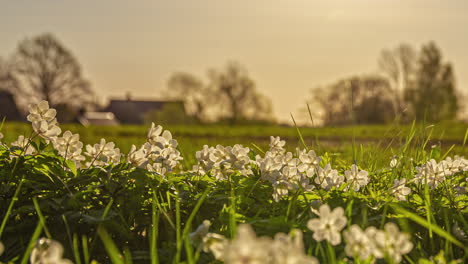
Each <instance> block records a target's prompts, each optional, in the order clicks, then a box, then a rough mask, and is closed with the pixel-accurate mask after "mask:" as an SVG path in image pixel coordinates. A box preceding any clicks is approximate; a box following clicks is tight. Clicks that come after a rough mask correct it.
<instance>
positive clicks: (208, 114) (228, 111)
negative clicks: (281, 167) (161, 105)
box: [166, 63, 273, 124]
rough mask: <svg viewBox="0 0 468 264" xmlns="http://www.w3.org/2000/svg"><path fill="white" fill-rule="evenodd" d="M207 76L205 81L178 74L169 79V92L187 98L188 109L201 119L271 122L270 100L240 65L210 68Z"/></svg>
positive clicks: (186, 74) (169, 94)
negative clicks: (205, 82) (258, 89)
mask: <svg viewBox="0 0 468 264" xmlns="http://www.w3.org/2000/svg"><path fill="white" fill-rule="evenodd" d="M208 77H209V81H208V83H207V84H204V83H203V82H202V81H201V80H200V79H198V78H197V77H195V76H193V75H191V74H188V73H176V74H174V75H173V76H172V77H171V78H170V79H169V81H168V90H167V91H166V95H167V96H168V97H170V98H176V99H181V100H184V102H185V104H186V108H187V110H188V112H189V113H191V114H192V115H193V116H195V117H196V118H197V119H198V121H207V120H212V119H214V120H219V119H227V120H228V121H229V122H230V123H231V124H233V123H238V122H239V121H257V122H258V121H272V119H273V118H272V107H271V101H270V100H269V99H268V98H267V97H265V96H264V95H261V94H260V93H258V92H257V91H256V89H255V83H254V81H253V80H252V79H251V78H250V77H249V76H248V74H247V71H246V70H245V68H243V67H242V66H241V65H240V64H238V63H229V64H228V65H227V67H226V68H225V69H223V70H221V71H220V70H209V71H208Z"/></svg>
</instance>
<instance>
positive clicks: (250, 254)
mask: <svg viewBox="0 0 468 264" xmlns="http://www.w3.org/2000/svg"><path fill="white" fill-rule="evenodd" d="M270 245H271V239H270V238H266V237H260V238H257V237H256V235H255V232H254V231H253V230H252V228H251V227H250V226H249V225H246V224H242V225H239V226H238V227H237V236H236V238H235V239H234V240H232V241H231V242H230V243H229V244H228V245H226V248H225V250H224V263H226V264H264V263H271V258H272V256H271V254H270V250H269V248H270Z"/></svg>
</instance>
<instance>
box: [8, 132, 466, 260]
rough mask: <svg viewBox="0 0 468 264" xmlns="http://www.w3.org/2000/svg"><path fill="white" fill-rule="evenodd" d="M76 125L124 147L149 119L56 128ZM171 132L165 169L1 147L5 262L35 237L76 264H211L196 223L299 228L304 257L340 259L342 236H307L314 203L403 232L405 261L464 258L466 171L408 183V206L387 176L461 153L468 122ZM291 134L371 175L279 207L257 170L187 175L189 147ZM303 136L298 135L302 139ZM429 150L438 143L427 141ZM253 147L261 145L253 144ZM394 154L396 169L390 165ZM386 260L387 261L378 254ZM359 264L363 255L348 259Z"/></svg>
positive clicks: (232, 231) (139, 136)
mask: <svg viewBox="0 0 468 264" xmlns="http://www.w3.org/2000/svg"><path fill="white" fill-rule="evenodd" d="M61 128H62V130H63V131H65V130H71V131H73V132H78V133H80V135H81V139H82V140H83V142H84V143H85V144H94V143H97V142H98V141H99V139H100V138H106V139H107V140H108V141H114V142H115V143H116V145H117V146H118V147H120V148H121V149H122V150H123V153H126V152H127V151H128V149H129V148H130V146H131V144H136V145H141V144H143V143H144V142H145V140H146V131H147V129H148V127H147V126H118V127H89V128H84V127H81V126H77V125H62V126H61ZM165 128H166V129H170V130H171V132H172V134H173V137H174V138H175V139H177V140H178V142H179V149H180V151H181V152H182V154H183V156H184V161H182V163H181V168H179V169H177V170H176V171H175V172H174V173H170V174H167V175H165V176H162V175H158V174H156V173H151V172H149V171H147V170H145V169H138V168H132V167H131V166H130V165H129V164H126V163H125V162H122V163H121V164H114V165H109V166H106V167H104V168H103V169H100V168H95V167H91V168H80V169H77V170H74V169H69V168H67V167H66V166H68V167H71V166H70V164H68V163H66V162H64V161H63V158H61V157H60V156H58V155H57V153H56V152H55V151H54V149H53V148H52V147H51V146H44V148H43V149H40V153H39V154H37V155H32V156H20V157H16V158H13V157H12V156H11V154H12V153H11V152H10V150H9V149H5V148H2V149H1V150H0V220H1V225H0V241H2V242H3V243H4V244H5V245H6V250H5V253H4V254H3V255H2V256H0V262H1V261H11V263H17V262H21V263H27V261H28V258H29V254H30V253H31V251H32V249H33V247H34V245H35V242H36V241H37V239H38V238H39V237H49V238H53V239H55V240H57V241H59V242H60V243H61V244H62V245H63V247H64V249H65V257H67V258H68V259H73V260H74V262H75V263H82V264H88V263H91V261H92V260H97V261H99V263H126V264H127V263H152V264H157V263H219V262H215V261H214V259H213V256H212V255H211V254H209V253H205V252H203V251H201V248H200V247H197V246H196V245H193V244H192V243H191V241H190V240H189V234H190V232H193V231H194V230H195V229H196V228H197V226H198V225H199V224H201V223H202V222H203V220H205V219H208V220H210V221H211V222H212V226H211V227H210V232H215V233H219V234H222V235H224V236H226V237H227V238H234V237H235V236H236V229H237V226H238V225H239V224H241V223H248V224H250V225H251V226H253V228H254V229H255V231H256V233H257V234H258V235H259V236H268V237H273V236H274V235H275V234H276V233H278V232H284V233H287V232H289V231H290V230H291V229H292V228H297V229H299V230H301V231H302V232H303V233H304V238H303V242H304V245H305V249H304V250H305V252H307V253H308V254H309V255H313V256H315V257H317V258H318V259H319V260H320V261H321V263H344V258H345V257H346V255H345V253H344V242H343V243H341V244H340V245H338V246H331V245H330V244H329V243H326V242H317V241H315V240H314V239H312V232H311V231H310V230H308V229H307V227H306V226H307V221H308V220H309V219H312V218H316V217H317V216H316V215H314V214H313V213H312V211H311V210H310V206H311V204H312V203H313V202H321V203H326V204H328V205H330V207H332V208H336V207H342V208H343V209H344V211H345V215H346V217H347V219H348V224H347V227H345V229H346V228H348V227H349V226H351V225H352V224H356V225H359V226H360V227H362V228H366V227H369V226H374V227H376V228H380V229H382V228H383V226H384V225H385V223H388V222H393V223H396V224H398V226H399V228H400V230H402V231H404V232H406V233H408V234H410V235H411V242H412V243H413V245H414V248H413V250H412V251H411V252H410V253H409V254H407V255H406V256H405V257H404V260H405V261H404V262H405V263H419V262H418V261H421V262H420V263H428V262H422V260H421V259H426V260H427V259H430V258H431V257H432V256H435V255H437V254H439V253H440V256H441V257H443V258H445V259H449V260H455V259H458V260H460V261H462V262H461V263H463V262H466V261H468V248H467V246H466V245H467V244H468V239H467V238H463V237H460V236H457V235H454V233H453V231H452V230H453V228H454V226H458V227H459V228H460V229H461V230H463V231H464V232H465V233H467V232H468V221H467V219H468V210H467V208H468V196H467V195H466V194H461V195H459V194H458V193H457V190H456V188H455V187H464V188H467V182H466V180H465V179H466V178H467V177H468V172H461V173H457V174H455V175H454V176H453V177H450V178H448V179H447V180H446V181H444V182H443V183H441V184H440V185H439V186H438V187H437V188H436V189H434V190H431V189H429V188H428V187H427V185H424V184H415V183H411V184H409V185H410V186H411V189H412V193H411V194H410V195H408V199H407V201H397V200H395V199H394V198H393V196H392V194H391V188H392V185H393V181H394V180H395V179H407V181H408V182H410V181H412V180H413V178H414V175H415V173H416V171H415V167H416V166H419V165H422V164H424V163H425V162H426V161H427V160H429V159H431V158H433V159H436V160H437V161H440V160H442V159H444V158H445V157H447V156H453V155H455V154H466V153H467V148H466V142H465V141H466V135H467V131H468V130H467V125H466V124H461V123H442V124H437V125H435V126H428V125H405V126H395V125H393V126H351V127H340V128H299V132H300V136H299V132H298V131H297V129H296V128H295V127H272V126H267V127H265V126H263V127H261V126H246V127H227V126H185V127H182V126H179V127H176V126H174V127H165ZM1 132H2V133H3V134H4V135H5V138H4V140H3V141H4V142H11V141H12V140H14V139H16V138H17V136H18V135H19V134H26V135H29V133H30V128H29V125H28V124H21V123H7V124H4V126H3V128H2V131H1ZM270 135H271V136H280V137H282V138H284V139H286V140H287V141H288V144H287V149H288V150H289V151H294V150H295V148H296V147H301V148H304V147H306V148H308V149H314V150H316V152H317V154H319V155H321V156H322V158H323V162H322V164H321V166H324V165H325V164H326V163H331V164H332V167H333V168H336V169H337V170H338V173H339V174H340V175H343V174H344V172H345V171H346V170H349V168H350V166H351V164H353V163H355V164H357V165H358V166H359V167H360V168H361V169H365V170H366V171H368V173H369V178H370V183H369V184H368V185H367V186H365V187H363V188H362V189H361V190H360V191H358V192H354V191H346V190H345V187H346V186H345V185H343V186H341V187H339V188H332V189H331V190H329V191H328V190H325V189H320V188H319V187H317V188H316V189H314V190H312V191H304V190H303V189H301V188H299V189H297V190H294V191H293V190H291V191H290V192H289V194H288V195H287V196H284V197H283V198H282V199H280V200H279V201H278V202H276V201H274V200H273V199H272V193H273V191H274V189H273V187H272V185H271V184H270V183H269V182H268V181H266V180H262V178H261V172H260V171H259V170H258V168H257V167H256V166H253V168H252V170H253V174H252V175H249V176H246V175H242V174H241V173H240V172H232V173H231V174H230V175H229V177H228V179H227V180H225V181H218V180H216V179H215V178H214V177H213V176H212V175H210V174H209V173H208V174H207V175H194V174H191V173H188V172H186V171H185V170H186V169H189V168H191V166H192V165H193V164H195V163H196V160H195V158H194V156H195V151H197V150H200V149H201V148H202V146H203V145H204V144H207V145H211V146H214V145H216V144H222V145H234V144H243V145H244V146H248V147H250V149H251V155H250V158H251V159H252V160H254V159H255V158H254V156H255V155H256V154H259V155H263V154H262V150H263V151H266V150H268V143H269V136H270ZM301 137H302V138H301ZM433 145H435V146H434V147H433ZM257 147H258V148H259V149H258V148H257ZM394 155H397V156H398V159H399V164H400V165H399V166H398V167H396V168H389V162H390V158H391V157H392V156H394ZM385 261H386V263H389V260H388V259H386V260H385ZM354 263H366V262H354Z"/></svg>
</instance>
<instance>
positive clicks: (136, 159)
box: [127, 145, 148, 168]
mask: <svg viewBox="0 0 468 264" xmlns="http://www.w3.org/2000/svg"><path fill="white" fill-rule="evenodd" d="M127 161H128V163H130V164H132V165H133V166H135V167H140V168H144V167H145V166H146V164H147V162H148V159H147V157H146V153H145V149H144V148H143V147H141V148H139V149H137V148H136V146H135V145H132V147H131V148H130V152H129V153H128V155H127Z"/></svg>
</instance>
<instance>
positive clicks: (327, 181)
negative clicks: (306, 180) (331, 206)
mask: <svg viewBox="0 0 468 264" xmlns="http://www.w3.org/2000/svg"><path fill="white" fill-rule="evenodd" d="M309 171H310V170H309ZM309 171H307V175H309ZM313 171H314V172H315V170H313ZM310 173H312V172H310ZM343 182H344V177H343V176H341V175H338V171H337V170H333V169H332V168H331V166H330V164H327V165H325V167H324V168H321V167H318V168H317V177H315V183H316V184H318V185H320V186H321V187H322V188H324V189H325V190H329V189H330V188H332V187H339V186H340V185H341V184H342V183H343Z"/></svg>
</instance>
